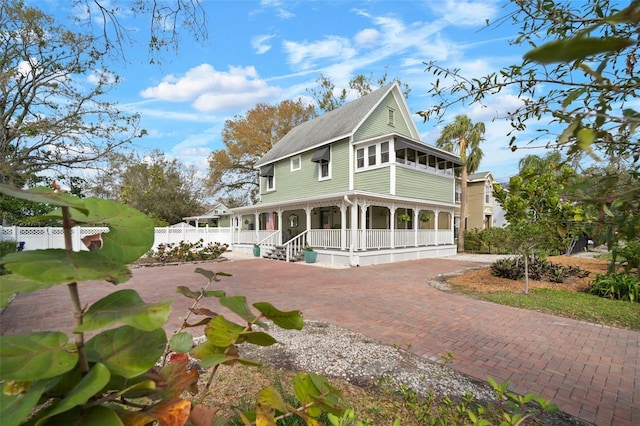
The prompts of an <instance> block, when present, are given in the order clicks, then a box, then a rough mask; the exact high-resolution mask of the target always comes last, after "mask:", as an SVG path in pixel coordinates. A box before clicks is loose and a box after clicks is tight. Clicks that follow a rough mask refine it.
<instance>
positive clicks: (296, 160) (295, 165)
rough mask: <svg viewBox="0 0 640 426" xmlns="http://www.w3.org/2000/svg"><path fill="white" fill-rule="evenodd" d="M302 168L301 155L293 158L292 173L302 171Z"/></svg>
mask: <svg viewBox="0 0 640 426" xmlns="http://www.w3.org/2000/svg"><path fill="white" fill-rule="evenodd" d="M301 168H302V160H301V159H300V156H299V155H296V156H294V157H291V171H292V172H295V171H296V170H300V169H301Z"/></svg>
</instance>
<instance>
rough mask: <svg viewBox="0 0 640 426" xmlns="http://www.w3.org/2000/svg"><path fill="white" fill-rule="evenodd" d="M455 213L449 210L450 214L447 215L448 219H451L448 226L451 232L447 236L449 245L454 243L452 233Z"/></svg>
mask: <svg viewBox="0 0 640 426" xmlns="http://www.w3.org/2000/svg"><path fill="white" fill-rule="evenodd" d="M455 213H456V212H455V211H454V210H451V212H450V213H449V217H450V218H451V223H450V225H449V228H450V229H451V232H450V233H449V236H450V237H451V239H450V241H449V244H453V243H455V240H454V238H453V231H454V229H455V228H454V226H455ZM458 232H460V230H458Z"/></svg>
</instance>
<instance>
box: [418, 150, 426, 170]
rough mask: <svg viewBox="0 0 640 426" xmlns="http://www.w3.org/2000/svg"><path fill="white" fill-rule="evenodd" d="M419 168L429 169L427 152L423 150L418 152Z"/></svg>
mask: <svg viewBox="0 0 640 426" xmlns="http://www.w3.org/2000/svg"><path fill="white" fill-rule="evenodd" d="M418 168H419V169H423V170H426V169H427V154H424V153H422V152H419V153H418Z"/></svg>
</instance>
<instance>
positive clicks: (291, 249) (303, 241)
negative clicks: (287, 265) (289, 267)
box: [283, 231, 309, 262]
mask: <svg viewBox="0 0 640 426" xmlns="http://www.w3.org/2000/svg"><path fill="white" fill-rule="evenodd" d="M308 232H309V231H304V232H302V233H300V234H298V235H296V236H295V237H293V238H291V239H290V240H289V241H287V242H285V243H284V244H283V246H284V249H285V252H286V254H287V255H286V261H287V262H290V261H291V259H293V258H294V257H295V256H297V255H298V253H300V252H301V251H302V250H304V247H305V246H306V245H307V233H308Z"/></svg>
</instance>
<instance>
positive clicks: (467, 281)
mask: <svg viewBox="0 0 640 426" xmlns="http://www.w3.org/2000/svg"><path fill="white" fill-rule="evenodd" d="M548 260H549V261H550V262H552V263H555V264H557V265H562V266H573V267H577V268H580V269H582V270H583V271H588V272H589V275H588V276H587V277H585V278H578V277H573V278H571V279H569V280H567V282H565V283H562V284H558V283H552V282H548V281H533V280H530V281H529V288H551V289H563V290H568V291H584V290H585V289H586V288H587V287H588V286H589V284H590V283H591V282H592V281H593V280H594V279H595V278H596V275H598V274H604V273H606V272H607V267H608V266H609V261H608V260H604V259H594V258H590V257H575V256H551V257H549V258H548ZM445 279H446V282H447V283H448V284H450V285H452V286H461V287H465V288H468V289H469V290H473V291H476V292H479V293H493V292H498V291H513V292H518V291H522V290H523V289H524V281H514V280H509V279H506V278H498V277H495V276H493V275H492V274H491V268H490V267H485V268H481V269H475V270H472V271H468V272H465V273H463V274H460V275H455V276H449V277H445Z"/></svg>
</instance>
